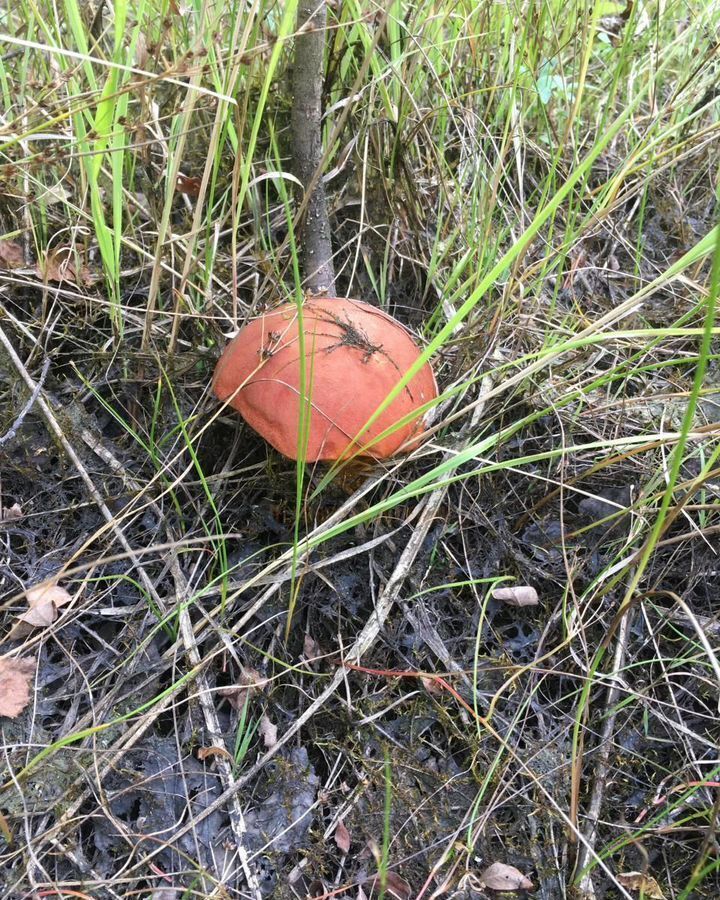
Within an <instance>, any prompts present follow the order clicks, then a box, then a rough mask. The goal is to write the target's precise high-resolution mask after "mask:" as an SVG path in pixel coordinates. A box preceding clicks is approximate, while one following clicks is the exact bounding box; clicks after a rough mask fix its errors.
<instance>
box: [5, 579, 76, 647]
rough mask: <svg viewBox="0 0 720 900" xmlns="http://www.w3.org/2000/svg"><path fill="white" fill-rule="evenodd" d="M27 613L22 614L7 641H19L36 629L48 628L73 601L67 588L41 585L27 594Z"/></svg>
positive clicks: (55, 585)
mask: <svg viewBox="0 0 720 900" xmlns="http://www.w3.org/2000/svg"><path fill="white" fill-rule="evenodd" d="M25 596H26V598H27V602H28V609H27V612H24V613H20V615H19V616H18V617H17V621H16V622H15V625H14V626H13V627H12V629H11V631H10V634H9V635H8V637H7V639H8V640H9V641H17V640H20V639H21V638H24V637H27V635H29V634H32V631H33V629H34V628H47V627H48V625H52V623H53V622H54V621H55V620H56V619H57V617H58V615H59V613H58V610H59V609H60V607H62V606H65V604H66V603H69V602H70V601H71V600H72V597H71V596H70V594H69V593H68V592H67V591H66V590H65V588H63V587H60V586H59V585H57V584H40V585H38V586H37V587H34V588H30V590H28V591H26V592H25Z"/></svg>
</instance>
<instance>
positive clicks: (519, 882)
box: [480, 862, 533, 891]
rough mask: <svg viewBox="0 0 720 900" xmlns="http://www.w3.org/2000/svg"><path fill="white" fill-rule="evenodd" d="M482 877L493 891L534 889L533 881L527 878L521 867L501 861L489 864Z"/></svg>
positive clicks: (486, 885) (484, 882)
mask: <svg viewBox="0 0 720 900" xmlns="http://www.w3.org/2000/svg"><path fill="white" fill-rule="evenodd" d="M480 879H481V881H482V883H483V884H484V885H485V887H487V888H490V890H491V891H531V890H532V889H533V883H532V881H530V879H529V878H526V877H525V876H524V875H523V873H522V872H521V871H519V869H516V868H515V866H507V865H505V863H501V862H496V863H493V864H492V865H491V866H488V867H487V869H485V871H484V872H483V873H482V875H481V876H480Z"/></svg>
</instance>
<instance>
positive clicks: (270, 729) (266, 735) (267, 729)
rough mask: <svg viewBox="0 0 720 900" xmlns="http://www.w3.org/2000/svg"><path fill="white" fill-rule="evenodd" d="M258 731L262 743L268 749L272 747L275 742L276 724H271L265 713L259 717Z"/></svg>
mask: <svg viewBox="0 0 720 900" xmlns="http://www.w3.org/2000/svg"><path fill="white" fill-rule="evenodd" d="M258 731H259V732H260V734H261V735H262V739H263V743H264V744H265V746H266V747H267V749H268V750H270V749H272V748H273V747H274V746H275V744H277V731H278V730H277V725H273V723H272V722H271V721H270V719H269V718H268V716H267V713H266V714H265V715H264V716H263V717H262V719H260V725H259V726H258Z"/></svg>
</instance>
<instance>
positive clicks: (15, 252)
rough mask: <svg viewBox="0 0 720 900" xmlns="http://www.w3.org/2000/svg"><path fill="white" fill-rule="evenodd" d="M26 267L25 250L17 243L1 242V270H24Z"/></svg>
mask: <svg viewBox="0 0 720 900" xmlns="http://www.w3.org/2000/svg"><path fill="white" fill-rule="evenodd" d="M24 265H25V256H24V254H23V248H22V247H21V246H20V244H18V242H17V241H0V269H22V267H23V266H24Z"/></svg>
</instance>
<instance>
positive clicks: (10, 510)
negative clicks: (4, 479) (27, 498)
mask: <svg viewBox="0 0 720 900" xmlns="http://www.w3.org/2000/svg"><path fill="white" fill-rule="evenodd" d="M22 514H23V512H22V507H21V506H20V504H19V503H13V505H12V506H0V522H11V521H12V520H13V519H22Z"/></svg>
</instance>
